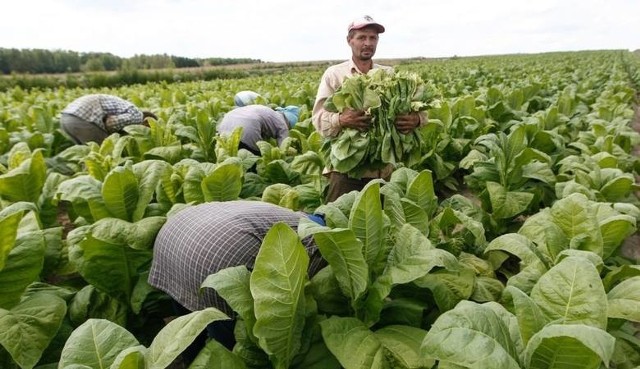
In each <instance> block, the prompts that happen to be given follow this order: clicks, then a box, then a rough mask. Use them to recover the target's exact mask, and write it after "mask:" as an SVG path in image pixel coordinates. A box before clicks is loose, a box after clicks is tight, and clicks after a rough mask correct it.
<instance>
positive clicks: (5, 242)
mask: <svg viewBox="0 0 640 369" xmlns="http://www.w3.org/2000/svg"><path fill="white" fill-rule="evenodd" d="M23 215H24V212H22V211H17V212H15V213H13V214H9V215H7V216H5V217H3V218H2V219H0V271H2V269H4V267H5V265H6V262H7V258H8V257H9V253H10V252H11V250H12V249H13V247H14V246H15V242H16V237H17V236H18V225H19V224H20V220H22V216H23Z"/></svg>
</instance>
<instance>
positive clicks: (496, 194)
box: [486, 182, 533, 219]
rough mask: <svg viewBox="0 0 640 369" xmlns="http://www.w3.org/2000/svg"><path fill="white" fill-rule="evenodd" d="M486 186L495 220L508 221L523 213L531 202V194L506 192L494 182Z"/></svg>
mask: <svg viewBox="0 0 640 369" xmlns="http://www.w3.org/2000/svg"><path fill="white" fill-rule="evenodd" d="M486 186H487V191H488V192H489V198H490V200H491V209H492V211H493V213H492V214H493V217H494V218H496V219H508V218H512V217H514V216H516V215H518V214H520V213H523V212H525V211H526V210H527V209H528V208H529V204H530V203H531V201H532V200H533V194H532V193H528V192H515V191H508V190H507V189H506V188H504V187H502V186H501V185H500V184H498V183H495V182H487V183H486Z"/></svg>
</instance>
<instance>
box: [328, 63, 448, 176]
mask: <svg viewBox="0 0 640 369" xmlns="http://www.w3.org/2000/svg"><path fill="white" fill-rule="evenodd" d="M435 92H436V91H435V88H434V87H433V86H432V85H431V84H428V83H426V82H425V81H423V80H422V78H420V76H419V75H418V74H416V73H410V72H388V71H385V70H383V69H373V70H371V71H370V72H369V73H368V74H358V75H354V76H353V77H350V78H347V79H346V80H345V81H344V82H343V84H342V86H340V88H339V89H338V90H337V91H336V92H335V93H334V94H333V95H331V96H330V97H329V98H328V99H327V101H326V102H325V104H324V107H325V109H327V110H328V111H332V112H337V113H342V112H343V111H344V110H345V109H353V110H363V111H365V112H366V113H367V114H369V115H371V125H370V126H369V130H368V131H365V132H361V131H358V130H357V129H354V128H343V129H342V131H341V132H340V134H339V135H338V136H337V137H333V138H331V139H328V140H326V141H325V145H324V146H323V152H324V154H325V159H326V162H327V163H329V165H330V166H331V168H332V169H334V170H336V171H338V172H341V173H346V174H348V175H349V176H350V177H354V178H360V177H362V174H363V173H364V172H365V171H367V170H376V169H381V168H383V167H385V166H386V165H388V164H393V165H397V164H402V165H404V166H407V167H411V166H412V165H414V164H416V163H417V162H418V161H419V160H420V158H421V136H420V134H419V132H417V131H416V130H414V131H412V132H410V133H408V134H403V133H400V132H398V130H397V128H396V126H395V121H396V117H398V116H400V115H404V114H408V113H411V112H418V111H423V110H426V109H427V108H429V104H430V103H431V102H432V101H433V99H434V97H435Z"/></svg>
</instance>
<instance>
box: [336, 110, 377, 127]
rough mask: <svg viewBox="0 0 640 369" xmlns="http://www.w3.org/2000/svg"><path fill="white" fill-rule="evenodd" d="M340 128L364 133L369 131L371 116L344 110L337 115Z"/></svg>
mask: <svg viewBox="0 0 640 369" xmlns="http://www.w3.org/2000/svg"><path fill="white" fill-rule="evenodd" d="M339 119H340V126H341V127H343V128H355V129H357V130H359V131H366V130H368V129H369V124H370V123H371V116H370V115H367V114H366V113H365V112H364V111H362V110H351V109H346V110H345V111H343V112H342V113H340V115H339Z"/></svg>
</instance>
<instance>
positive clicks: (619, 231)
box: [600, 214, 636, 259]
mask: <svg viewBox="0 0 640 369" xmlns="http://www.w3.org/2000/svg"><path fill="white" fill-rule="evenodd" d="M635 230H636V221H635V219H634V218H633V217H631V216H629V215H623V214H620V215H616V216H612V217H609V218H607V219H605V220H603V221H601V222H600V233H601V234H602V258H603V259H606V258H607V257H609V256H611V255H613V253H614V252H615V251H616V250H617V249H618V247H620V245H622V243H623V242H624V240H625V239H626V238H627V237H629V236H630V235H631V234H633V232H635Z"/></svg>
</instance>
